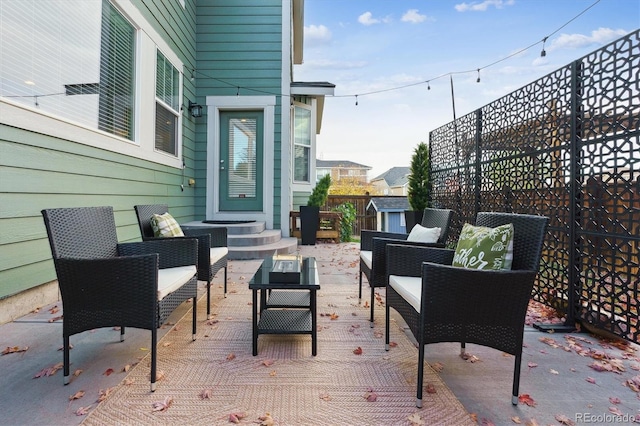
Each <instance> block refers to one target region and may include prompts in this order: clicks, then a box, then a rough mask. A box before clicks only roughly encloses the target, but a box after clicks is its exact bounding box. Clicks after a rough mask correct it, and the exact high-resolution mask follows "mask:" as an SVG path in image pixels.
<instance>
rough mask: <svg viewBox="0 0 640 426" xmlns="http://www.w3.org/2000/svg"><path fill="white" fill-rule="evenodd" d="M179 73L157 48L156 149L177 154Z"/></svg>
mask: <svg viewBox="0 0 640 426" xmlns="http://www.w3.org/2000/svg"><path fill="white" fill-rule="evenodd" d="M179 94H180V73H179V72H178V70H177V69H176V67H174V66H173V65H172V64H171V62H169V61H168V60H167V58H165V57H164V55H163V54H162V53H161V52H160V50H158V54H157V59H156V149H157V150H159V151H163V152H166V153H168V154H172V155H178V117H179V116H180V111H179V110H180V102H179Z"/></svg>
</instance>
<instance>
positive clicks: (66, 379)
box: [62, 336, 70, 385]
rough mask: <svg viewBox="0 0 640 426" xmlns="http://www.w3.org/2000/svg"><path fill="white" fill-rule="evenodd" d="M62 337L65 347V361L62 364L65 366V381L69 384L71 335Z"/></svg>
mask: <svg viewBox="0 0 640 426" xmlns="http://www.w3.org/2000/svg"><path fill="white" fill-rule="evenodd" d="M62 339H63V343H62V346H63V348H62V349H63V352H64V354H63V360H62V361H63V362H62V365H63V366H64V367H63V373H64V378H63V381H64V384H65V385H68V384H69V348H70V345H69V336H63V338H62Z"/></svg>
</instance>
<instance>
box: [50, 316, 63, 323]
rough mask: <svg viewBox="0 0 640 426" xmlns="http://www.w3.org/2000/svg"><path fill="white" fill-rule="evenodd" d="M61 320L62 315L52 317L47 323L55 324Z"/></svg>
mask: <svg viewBox="0 0 640 426" xmlns="http://www.w3.org/2000/svg"><path fill="white" fill-rule="evenodd" d="M61 319H62V315H60V316H59V317H53V318H51V319H50V320H49V322H56V321H58V320H61Z"/></svg>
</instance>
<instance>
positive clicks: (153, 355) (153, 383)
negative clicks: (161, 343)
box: [151, 327, 158, 392]
mask: <svg viewBox="0 0 640 426" xmlns="http://www.w3.org/2000/svg"><path fill="white" fill-rule="evenodd" d="M156 346H158V329H157V328H155V327H154V328H152V329H151V392H155V391H156V370H157V368H158V364H157V358H156V356H157V353H156Z"/></svg>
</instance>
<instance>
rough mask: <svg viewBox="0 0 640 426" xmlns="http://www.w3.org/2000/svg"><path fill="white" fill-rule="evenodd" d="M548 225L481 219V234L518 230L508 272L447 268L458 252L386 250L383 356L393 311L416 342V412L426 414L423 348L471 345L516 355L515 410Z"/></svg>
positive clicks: (522, 218)
mask: <svg viewBox="0 0 640 426" xmlns="http://www.w3.org/2000/svg"><path fill="white" fill-rule="evenodd" d="M547 222H548V218H546V217H543V216H533V215H520V214H509V213H478V216H477V220H476V224H477V225H479V226H488V227H492V228H493V227H497V226H500V225H504V224H507V223H513V226H514V241H513V264H512V269H511V270H503V271H488V270H474V269H465V268H459V267H453V266H450V265H451V263H452V260H453V255H454V250H448V249H438V248H425V247H415V246H408V245H394V244H390V245H388V246H387V274H388V276H387V278H388V280H389V284H387V293H386V296H387V300H386V314H387V319H386V324H385V325H386V331H385V343H386V349H387V350H389V330H390V329H389V310H390V309H391V308H393V309H395V310H396V311H397V312H398V313H399V314H400V316H402V318H403V319H404V321H405V322H406V323H407V325H408V327H409V328H410V329H411V332H412V333H413V335H414V337H415V338H416V340H417V341H418V390H417V401H416V405H417V406H418V407H421V406H422V382H423V369H424V345H426V344H428V343H436V342H460V343H461V350H462V353H463V354H464V350H465V344H466V343H475V344H479V345H483V346H487V347H491V348H493V349H497V350H500V351H503V352H506V353H509V354H511V355H514V356H515V367H514V373H513V392H512V395H513V396H512V400H511V402H512V403H513V404H514V405H517V403H518V389H519V383H520V364H521V359H522V340H523V331H524V322H525V316H526V312H527V306H528V303H529V299H530V298H531V292H532V290H533V282H534V279H535V277H536V274H537V272H538V268H539V262H540V255H541V250H542V243H543V240H544V236H545V232H546V227H547ZM415 277H417V278H415ZM394 286H395V288H394ZM396 288H397V290H396ZM412 289H413V291H411V290H412ZM400 293H402V295H401V294H400ZM417 307H419V309H418V308H417Z"/></svg>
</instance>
